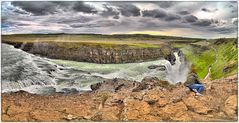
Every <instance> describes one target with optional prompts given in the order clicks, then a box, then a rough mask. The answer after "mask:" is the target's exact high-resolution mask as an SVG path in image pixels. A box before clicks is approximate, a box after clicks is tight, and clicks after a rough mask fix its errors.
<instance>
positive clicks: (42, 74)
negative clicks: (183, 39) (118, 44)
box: [1, 44, 187, 93]
mask: <svg viewBox="0 0 239 123" xmlns="http://www.w3.org/2000/svg"><path fill="white" fill-rule="evenodd" d="M1 48H2V63H1V70H2V71H1V84H2V92H9V91H19V90H25V91H28V92H30V93H45V92H48V91H56V92H62V91H65V90H66V89H68V90H69V89H74V90H77V91H88V90H90V85H91V84H94V83H97V82H102V81H104V80H105V79H113V78H122V79H127V80H132V81H138V82H140V81H141V80H142V79H143V78H144V77H146V76H151V77H158V78H159V79H161V80H167V81H169V82H171V83H172V84H173V83H177V82H180V81H185V75H184V74H186V73H187V70H186V69H185V70H183V69H184V68H185V66H182V63H181V62H180V60H179V59H180V58H179V57H178V55H177V53H175V55H176V64H175V65H173V66H171V64H170V63H169V61H167V60H164V59H162V60H155V61H149V62H141V63H125V64H96V63H86V62H75V61H67V60H56V59H48V58H43V57H39V56H36V55H33V54H29V53H27V52H24V51H22V50H21V49H16V48H14V47H13V46H11V45H7V44H2V46H1ZM150 65H165V66H166V68H167V70H165V71H160V70H157V69H148V66H150Z"/></svg>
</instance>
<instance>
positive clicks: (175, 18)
mask: <svg viewBox="0 0 239 123" xmlns="http://www.w3.org/2000/svg"><path fill="white" fill-rule="evenodd" d="M180 19H181V17H180V16H179V15H175V14H168V15H167V17H166V18H165V20H166V21H173V20H180Z"/></svg>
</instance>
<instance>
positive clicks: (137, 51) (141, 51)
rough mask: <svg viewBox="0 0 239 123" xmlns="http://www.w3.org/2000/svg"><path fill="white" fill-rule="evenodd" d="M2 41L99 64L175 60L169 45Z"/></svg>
mask: <svg viewBox="0 0 239 123" xmlns="http://www.w3.org/2000/svg"><path fill="white" fill-rule="evenodd" d="M4 43H8V44H10V45H14V47H15V48H21V49H22V50H23V51H26V52H29V53H32V54H37V55H40V56H44V57H48V58H53V59H64V60H73V61H80V62H91V63H100V64H108V63H116V64H117V63H132V62H142V61H146V60H156V59H159V58H165V59H167V60H169V61H170V63H171V64H174V63H175V60H176V59H175V56H174V54H173V53H172V52H171V48H170V47H162V48H130V47H127V46H122V47H117V48H114V47H111V48H107V47H106V48H103V47H101V46H100V45H98V46H88V45H81V46H79V47H74V48H71V47H67V46H66V47H64V46H59V45H57V44H54V43H40V42H38V43H19V42H7V41H4Z"/></svg>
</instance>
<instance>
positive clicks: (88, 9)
mask: <svg viewBox="0 0 239 123" xmlns="http://www.w3.org/2000/svg"><path fill="white" fill-rule="evenodd" d="M73 10H75V11H78V12H84V13H93V14H95V13H97V10H96V9H95V8H94V7H92V6H90V5H87V4H85V3H83V2H81V1H77V2H76V3H75V4H74V6H73Z"/></svg>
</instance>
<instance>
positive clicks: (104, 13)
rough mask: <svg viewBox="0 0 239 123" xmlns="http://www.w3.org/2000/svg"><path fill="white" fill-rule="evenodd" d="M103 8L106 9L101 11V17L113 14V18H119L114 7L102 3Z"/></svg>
mask: <svg viewBox="0 0 239 123" xmlns="http://www.w3.org/2000/svg"><path fill="white" fill-rule="evenodd" d="M104 8H105V9H106V10H104V11H102V12H101V14H100V15H102V16H103V17H109V16H113V18H114V19H119V14H120V13H119V12H118V11H117V10H116V9H114V8H113V7H109V6H107V5H104Z"/></svg>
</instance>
